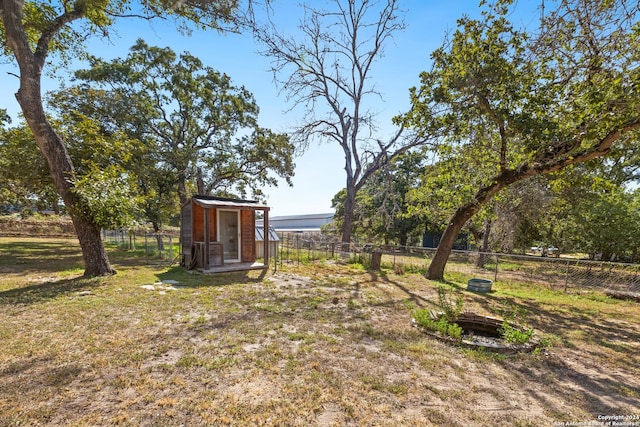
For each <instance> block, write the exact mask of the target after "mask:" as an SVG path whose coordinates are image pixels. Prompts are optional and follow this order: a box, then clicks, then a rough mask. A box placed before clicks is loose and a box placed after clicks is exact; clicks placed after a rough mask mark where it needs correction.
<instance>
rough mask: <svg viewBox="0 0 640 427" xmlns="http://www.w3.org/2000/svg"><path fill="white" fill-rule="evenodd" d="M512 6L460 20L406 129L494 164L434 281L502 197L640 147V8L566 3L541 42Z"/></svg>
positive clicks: (434, 269) (424, 78)
mask: <svg viewBox="0 0 640 427" xmlns="http://www.w3.org/2000/svg"><path fill="white" fill-rule="evenodd" d="M510 4H511V2H510V1H508V0H504V1H502V0H498V1H497V2H496V3H495V4H492V5H489V6H485V10H484V11H483V19H481V20H473V19H470V18H468V17H464V18H462V19H460V20H459V21H458V23H459V28H458V30H457V31H456V32H455V33H454V34H453V37H452V39H451V40H450V42H449V43H447V44H446V45H444V46H443V47H442V48H440V49H438V50H437V51H435V52H434V53H433V55H432V58H433V68H432V70H431V71H429V72H424V73H422V74H421V83H422V85H421V87H420V88H414V89H413V90H412V91H411V100H412V105H413V108H412V110H411V112H409V113H408V114H406V115H405V116H404V120H403V121H402V122H403V123H404V124H405V125H408V126H412V127H414V128H415V129H416V130H418V131H419V132H421V133H423V134H433V133H438V134H442V135H445V137H444V139H443V141H442V144H443V145H444V146H447V147H457V148H458V149H461V150H464V151H465V152H467V153H469V156H473V155H486V156H489V157H490V158H489V159H487V161H489V162H490V166H491V167H492V168H493V170H494V172H493V173H491V174H490V175H489V176H486V177H483V179H482V182H480V183H479V184H478V186H477V187H476V189H475V191H474V193H473V195H472V196H471V197H469V198H468V199H467V200H465V201H464V202H463V203H461V204H460V205H459V206H458V208H457V209H456V211H455V212H454V214H453V215H452V216H451V218H450V220H449V222H448V225H447V228H446V229H445V232H444V235H443V237H442V240H441V242H440V245H439V246H438V250H437V252H436V254H435V256H434V259H433V261H432V262H431V264H430V266H429V270H428V273H427V277H428V278H430V279H442V278H443V274H444V268H445V265H446V262H447V259H448V257H449V254H450V252H451V248H452V246H453V243H454V241H455V239H456V237H457V235H458V233H459V231H460V229H461V228H462V227H463V226H464V224H465V223H466V222H467V221H468V220H469V219H470V218H472V217H473V216H474V215H475V214H476V213H478V212H479V211H480V209H481V208H482V206H484V205H485V204H486V203H488V202H489V201H490V200H492V198H493V197H494V196H495V195H496V194H497V193H498V192H499V191H500V190H502V189H503V188H505V187H507V186H509V185H511V184H513V183H515V182H518V181H522V180H524V179H527V178H530V177H532V176H535V175H539V174H548V173H552V172H555V171H558V170H561V169H563V168H566V167H567V166H570V165H574V164H578V163H582V162H587V161H590V160H592V159H595V158H598V157H602V156H607V155H608V154H609V153H610V152H611V150H612V149H613V148H614V147H619V146H624V145H625V144H629V143H630V142H631V141H637V137H638V130H639V129H640V115H639V114H638V111H640V108H639V107H640V67H638V60H639V59H640V58H639V55H640V54H639V52H640V43H639V42H640V40H639V38H640V33H638V31H637V21H638V16H639V14H640V12H639V10H638V9H639V6H638V3H637V2H635V1H627V0H615V1H597V0H564V1H562V2H559V4H558V8H557V9H556V10H554V11H551V12H550V13H548V14H547V15H546V16H545V17H544V18H543V20H542V21H541V24H540V30H539V32H538V34H533V33H525V32H523V31H518V30H516V29H514V28H513V26H512V25H511V24H510V23H509V21H508V20H507V16H508V15H509V7H510ZM483 153H484V154H483Z"/></svg>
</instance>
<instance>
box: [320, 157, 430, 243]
mask: <svg viewBox="0 0 640 427" xmlns="http://www.w3.org/2000/svg"><path fill="white" fill-rule="evenodd" d="M423 161H424V156H423V155H422V154H421V153H419V152H407V153H404V154H403V155H401V156H398V157H396V158H394V159H393V160H392V161H390V162H389V164H388V165H386V166H385V167H383V168H381V169H380V170H378V171H377V172H376V173H375V174H373V175H372V176H371V178H370V179H369V180H368V181H367V183H366V184H365V185H364V186H363V187H362V188H361V189H360V191H359V192H358V197H357V206H356V209H355V210H354V221H353V223H354V227H353V234H354V235H355V236H357V237H360V238H365V239H374V240H375V241H380V240H382V241H383V242H384V243H385V244H389V243H390V242H392V241H394V242H395V243H396V244H399V245H400V246H406V245H407V244H408V242H409V239H410V238H412V237H413V238H414V240H415V237H416V236H419V235H421V233H422V232H423V230H424V221H423V214H424V213H423V212H416V213H414V214H409V213H408V212H407V210H408V208H409V204H408V203H407V195H408V194H409V192H410V191H411V190H413V189H414V188H415V187H417V185H418V179H419V177H420V171H421V170H422V169H423V168H424V165H423ZM345 196H346V191H345V189H342V190H341V191H340V192H339V193H337V194H336V195H335V196H334V198H333V200H332V205H333V206H332V207H333V208H334V209H335V210H336V215H335V219H334V221H335V222H336V223H337V224H336V225H337V226H341V225H342V223H341V222H342V219H343V218H344V204H345ZM368 241H369V242H370V241H371V240H368Z"/></svg>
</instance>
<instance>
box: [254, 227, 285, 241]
mask: <svg viewBox="0 0 640 427" xmlns="http://www.w3.org/2000/svg"><path fill="white" fill-rule="evenodd" d="M269 240H270V241H271V242H277V241H279V240H280V237H278V233H276V230H274V229H273V228H271V227H269ZM256 242H264V227H263V226H259V225H258V226H256Z"/></svg>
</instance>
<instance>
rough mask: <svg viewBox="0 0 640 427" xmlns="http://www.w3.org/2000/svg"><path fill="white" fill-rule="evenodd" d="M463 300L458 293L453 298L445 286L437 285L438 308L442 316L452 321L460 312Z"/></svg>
mask: <svg viewBox="0 0 640 427" xmlns="http://www.w3.org/2000/svg"><path fill="white" fill-rule="evenodd" d="M462 305H463V300H462V297H461V296H460V295H457V296H456V298H455V300H453V299H452V297H451V295H448V292H447V288H446V287H444V286H438V308H439V309H440V310H442V313H443V315H444V317H445V318H446V319H447V320H449V321H453V320H456V319H457V318H458V316H460V313H462Z"/></svg>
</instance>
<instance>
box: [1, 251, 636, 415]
mask: <svg viewBox="0 0 640 427" xmlns="http://www.w3.org/2000/svg"><path fill="white" fill-rule="evenodd" d="M0 255H2V256H3V257H4V260H5V261H7V262H5V263H1V262H0V274H1V276H0V306H1V307H0V308H1V310H0V339H1V342H2V346H1V347H0V426H14V425H78V426H84V425H132V426H133V425H135V426H137V425H147V426H154V425H158V426H172V425H176V426H177V425H185V426H186V425H287V426H288V425H293V426H295V425H300V426H307V425H319V426H331V425H336V426H343V425H346V426H351V425H353V426H357V425H367V426H368V425H384V426H398V425H408V426H409V425H420V426H425V425H426V426H429V425H434V426H443V425H447V426H469V425H473V426H475V425H477V426H498V425H500V426H503V425H504V426H547V425H548V426H554V425H572V424H571V423H573V425H589V424H587V423H590V422H591V423H594V422H600V421H603V420H604V419H605V418H604V417H612V416H621V417H627V418H625V419H620V420H619V421H625V422H628V423H630V424H628V425H633V424H632V423H634V422H635V423H638V424H636V425H640V363H639V362H640V360H639V350H640V348H639V345H638V343H639V342H640V328H639V325H640V313H639V311H640V310H638V305H637V303H634V302H626V301H618V300H613V299H609V298H606V297H605V296H604V295H598V294H587V295H565V294H561V293H557V292H552V291H549V290H545V289H540V290H538V291H535V292H531V291H529V290H527V289H526V287H523V286H520V285H509V284H501V283H496V284H494V288H495V292H493V293H492V294H488V295H480V294H472V293H470V292H467V291H465V290H464V289H463V288H462V287H461V286H459V284H456V283H455V281H453V282H452V283H451V284H450V288H451V290H452V291H451V292H453V293H455V294H456V295H461V296H462V297H463V298H464V301H465V309H471V310H473V311H475V312H478V313H481V314H491V315H496V313H497V312H499V311H500V309H501V307H504V306H505V305H517V306H518V307H521V308H523V309H526V310H527V313H528V315H527V321H528V323H529V324H530V325H531V326H533V327H534V328H535V329H536V331H537V333H538V335H539V337H541V338H542V341H543V344H544V346H543V347H542V348H541V349H540V350H538V351H536V352H534V353H529V354H517V355H508V356H504V355H496V354H493V353H489V352H483V351H476V350H467V349H463V348H460V347H457V346H454V345H450V344H446V343H443V342H440V341H438V340H437V339H434V338H432V337H428V336H426V335H424V334H423V333H421V332H420V331H419V330H417V329H416V328H414V327H412V325H411V312H412V310H414V309H416V308H420V307H427V308H436V302H437V298H436V288H437V286H438V285H437V284H435V283H433V282H429V281H427V280H425V279H424V278H422V277H421V276H419V275H408V274H407V275H395V274H393V273H392V272H382V273H381V272H372V271H367V270H365V269H363V268H361V267H358V266H353V265H341V264H335V263H332V262H329V263H326V262H324V263H318V264H315V265H307V266H304V265H303V266H296V265H291V266H289V267H286V268H285V269H284V271H280V272H278V273H275V274H273V273H266V274H263V275H260V274H259V273H255V272H252V273H246V274H245V273H238V274H226V275H212V276H202V275H200V274H188V273H186V272H184V271H183V270H182V269H179V268H171V269H166V268H158V267H152V266H140V265H125V264H124V262H123V263H122V264H121V265H119V266H118V270H119V274H118V275H116V276H114V277H111V278H104V279H91V280H87V279H80V278H78V277H77V276H78V271H77V270H71V271H70V270H67V271H58V270H56V268H55V267H54V266H52V265H49V264H47V265H46V266H45V265H43V264H40V266H39V267H38V268H39V270H38V269H33V270H30V271H29V272H25V268H24V265H28V262H27V261H25V264H24V265H23V264H20V260H21V259H15V258H12V261H11V262H9V261H8V258H7V257H8V256H9V255H8V252H6V251H5V252H4V253H3V252H0ZM12 256H13V255H12ZM72 256H73V255H72V254H69V257H72ZM74 259H75V258H74ZM36 270H38V271H37V272H36ZM167 279H171V280H175V281H176V282H177V283H172V282H169V283H167V282H165V283H162V282H161V280H165V281H166V280H167ZM609 419H611V418H609ZM580 423H582V424H580ZM591 425H595V424H591ZM603 425H604V424H603ZM620 425H622V424H620Z"/></svg>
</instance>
